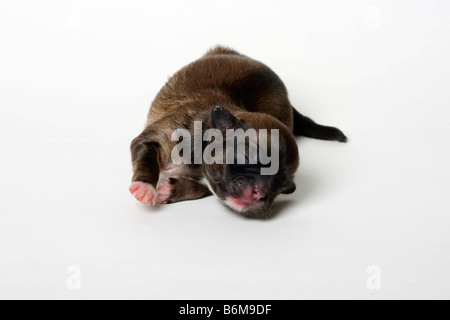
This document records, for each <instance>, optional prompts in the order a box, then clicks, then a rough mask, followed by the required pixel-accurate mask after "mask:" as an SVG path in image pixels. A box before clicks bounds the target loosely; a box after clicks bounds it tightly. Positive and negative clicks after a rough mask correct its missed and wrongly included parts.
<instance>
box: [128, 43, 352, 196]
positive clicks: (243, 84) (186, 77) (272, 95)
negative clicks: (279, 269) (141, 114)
mask: <svg viewBox="0 0 450 320" xmlns="http://www.w3.org/2000/svg"><path fill="white" fill-rule="evenodd" d="M218 105H220V106H222V107H224V108H225V109H226V111H227V112H229V113H230V114H231V115H232V116H233V117H235V118H236V119H240V120H242V121H243V122H244V123H245V124H246V126H247V127H251V128H255V129H279V130H280V132H281V136H282V145H281V152H282V160H283V163H282V168H280V169H281V171H282V172H281V173H280V175H279V177H278V180H280V181H277V183H278V184H277V186H276V188H277V189H279V190H276V192H275V191H274V197H275V196H276V195H278V193H280V192H283V190H284V191H293V190H294V189H295V185H293V176H294V173H295V171H296V169H297V167H298V163H299V157H298V150H297V144H296V141H295V139H294V134H293V133H294V132H295V133H296V134H304V135H309V136H311V137H314V136H315V135H316V136H317V137H319V138H322V139H328V140H340V139H343V138H342V137H345V136H344V135H343V134H342V133H341V132H340V131H339V130H338V129H336V128H331V127H323V126H320V125H317V124H315V123H314V122H313V121H312V120H310V119H308V118H306V117H304V116H302V115H300V114H299V113H298V112H297V111H295V110H294V109H293V107H292V106H291V104H290V102H289V99H288V96H287V91H286V88H285V86H284V84H283V82H282V81H281V79H280V78H279V77H278V76H277V75H276V74H275V73H274V72H273V71H272V70H271V69H270V68H269V67H267V66H265V65H264V64H262V63H260V62H258V61H255V60H253V59H250V58H248V57H246V56H243V55H241V54H239V53H237V52H236V51H234V50H231V49H228V48H223V47H216V48H214V49H212V50H210V51H209V52H207V53H206V55H204V56H203V57H202V58H201V59H199V60H197V61H195V62H193V63H191V64H189V65H187V66H186V67H184V68H183V69H181V70H180V71H179V72H177V73H176V74H175V75H174V76H173V77H172V78H171V79H169V81H168V82H167V83H166V85H165V86H164V87H163V88H162V89H161V90H160V92H159V93H158V95H157V96H156V98H155V100H154V101H153V103H152V106H151V109H150V112H149V114H148V119H147V120H148V121H147V126H146V128H145V129H144V131H143V132H142V133H141V134H140V135H139V136H138V137H137V138H136V139H134V140H133V142H132V145H131V152H132V161H133V169H134V175H133V181H141V182H145V183H148V184H151V185H153V186H154V187H156V186H157V183H158V180H159V176H160V173H161V171H164V170H166V169H167V168H170V167H171V165H172V164H171V159H170V155H171V150H172V149H173V148H174V147H175V146H176V145H177V144H178V142H174V141H171V134H172V132H173V131H174V130H175V129H177V128H186V129H188V130H190V131H191V132H192V131H193V122H194V121H196V120H198V121H202V122H203V123H204V125H205V126H209V127H210V126H211V110H212V108H213V107H214V106H218ZM294 117H295V119H296V122H295V128H294ZM297 120H298V121H297ZM203 129H207V127H204V128H203ZM327 130H328V131H327ZM339 133H340V134H339ZM180 170H181V171H180V172H178V173H177V176H176V177H171V179H170V183H171V184H172V186H173V192H172V195H171V196H170V197H169V198H168V199H167V201H166V202H167V203H171V202H176V201H182V200H190V199H197V198H201V197H203V196H206V195H209V194H211V192H210V190H209V189H208V188H207V187H205V186H204V185H203V184H202V183H201V182H200V181H201V180H202V179H203V178H204V177H206V178H208V179H211V180H213V178H212V177H210V176H209V175H211V174H212V175H213V173H214V170H219V171H220V170H221V169H220V168H219V167H217V165H213V166H209V167H205V166H204V165H184V166H183V167H182V168H181V169H180ZM216 191H217V190H216ZM216 194H217V193H216ZM272 200H273V199H272Z"/></svg>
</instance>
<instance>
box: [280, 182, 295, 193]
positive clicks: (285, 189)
mask: <svg viewBox="0 0 450 320" xmlns="http://www.w3.org/2000/svg"><path fill="white" fill-rule="evenodd" d="M295 190H297V186H296V185H295V183H294V182H289V183H288V184H287V185H285V186H284V187H283V188H282V189H281V193H282V194H291V193H294V192H295Z"/></svg>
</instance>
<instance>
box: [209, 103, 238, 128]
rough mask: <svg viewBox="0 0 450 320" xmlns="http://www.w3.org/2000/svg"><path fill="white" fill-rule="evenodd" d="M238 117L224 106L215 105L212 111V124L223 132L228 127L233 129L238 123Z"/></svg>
mask: <svg viewBox="0 0 450 320" xmlns="http://www.w3.org/2000/svg"><path fill="white" fill-rule="evenodd" d="M237 121H238V120H237V119H236V118H235V117H233V115H232V114H231V113H229V112H228V111H227V110H225V108H224V107H222V106H215V107H214V109H213V110H212V112H211V125H212V127H213V128H215V129H219V130H220V131H221V132H222V133H223V134H225V133H226V131H227V129H232V128H234V127H235V125H236V123H237Z"/></svg>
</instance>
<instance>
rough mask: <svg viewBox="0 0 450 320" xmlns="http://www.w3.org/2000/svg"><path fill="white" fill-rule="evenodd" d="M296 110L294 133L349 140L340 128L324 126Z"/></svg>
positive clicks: (335, 139) (322, 138)
mask: <svg viewBox="0 0 450 320" xmlns="http://www.w3.org/2000/svg"><path fill="white" fill-rule="evenodd" d="M293 110H294V135H296V136H304V137H308V138H314V139H320V140H330V141H339V142H347V137H346V136H345V134H344V133H343V132H342V131H341V130H339V129H338V128H334V127H328V126H323V125H320V124H317V123H315V122H314V121H313V120H311V119H310V118H308V117H305V116H304V115H302V114H300V113H299V112H298V111H297V110H295V109H294V108H293Z"/></svg>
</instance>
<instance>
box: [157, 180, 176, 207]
mask: <svg viewBox="0 0 450 320" xmlns="http://www.w3.org/2000/svg"><path fill="white" fill-rule="evenodd" d="M172 191H173V186H172V184H171V183H170V179H167V180H164V181H163V182H161V185H160V186H159V188H158V201H159V202H161V203H165V202H166V200H167V199H168V198H169V197H170V195H171V194H172Z"/></svg>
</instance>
